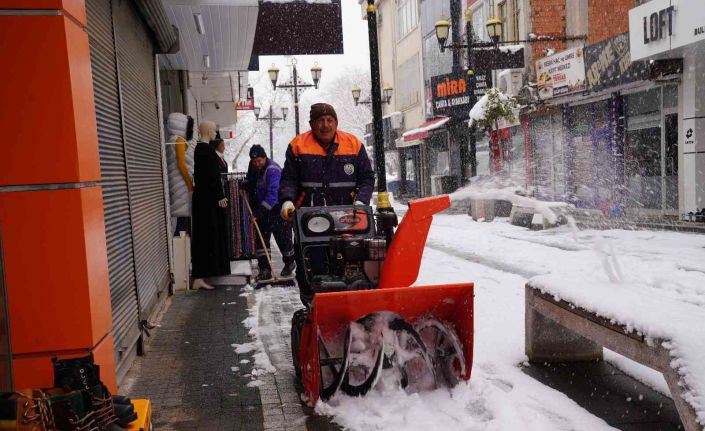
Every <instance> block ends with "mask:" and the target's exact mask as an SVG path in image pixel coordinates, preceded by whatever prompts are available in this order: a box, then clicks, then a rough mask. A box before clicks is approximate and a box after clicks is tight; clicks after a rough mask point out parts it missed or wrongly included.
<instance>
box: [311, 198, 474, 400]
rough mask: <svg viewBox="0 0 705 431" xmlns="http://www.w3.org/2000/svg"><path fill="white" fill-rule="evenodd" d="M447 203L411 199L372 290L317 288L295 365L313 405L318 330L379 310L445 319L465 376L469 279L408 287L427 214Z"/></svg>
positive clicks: (326, 333) (330, 334)
mask: <svg viewBox="0 0 705 431" xmlns="http://www.w3.org/2000/svg"><path fill="white" fill-rule="evenodd" d="M448 207H450V199H449V197H448V196H447V195H443V196H435V197H431V198H424V199H419V200H415V201H412V202H410V203H409V210H408V211H407V213H406V214H405V216H404V218H403V220H402V221H401V223H400V224H399V227H398V229H397V231H396V233H395V236H394V239H393V241H392V244H391V245H390V247H389V249H388V252H387V256H386V258H385V261H384V264H383V266H382V274H381V277H380V282H379V286H378V288H377V289H373V290H362V291H351V292H332V293H319V294H317V295H316V296H315V298H314V300H313V304H312V309H311V312H310V313H309V315H308V318H307V320H306V322H305V324H304V327H303V329H302V333H301V344H300V350H299V362H298V363H299V367H300V368H301V369H300V371H301V377H302V382H303V385H304V390H305V393H306V397H307V402H308V403H309V404H311V405H314V404H315V403H316V402H317V401H318V398H319V395H320V390H321V370H320V362H319V347H318V337H319V335H320V336H321V337H322V338H323V340H329V339H331V338H334V337H336V336H338V335H340V334H341V333H342V332H344V330H345V328H346V326H347V325H348V324H349V322H351V321H355V320H357V319H359V318H361V317H363V316H365V315H367V314H370V313H374V312H379V311H391V312H394V313H397V314H399V315H400V316H401V317H402V318H404V319H405V320H406V321H408V322H412V323H413V322H414V321H416V320H417V319H419V318H421V317H424V316H428V315H432V316H433V317H435V318H436V319H439V320H441V321H444V322H446V323H449V324H450V325H451V326H452V327H453V329H455V331H456V333H457V334H458V337H459V339H460V341H461V342H462V344H463V353H464V357H465V367H464V368H465V371H464V373H462V374H461V375H460V378H461V379H463V380H468V379H470V373H471V369H472V354H473V303H474V301H473V299H474V291H473V283H460V284H447V285H431V286H411V285H412V284H413V283H414V282H415V281H416V278H417V277H418V273H419V269H420V266H421V258H422V256H423V249H424V247H425V244H426V238H427V236H428V231H429V229H430V226H431V222H432V220H433V214H435V213H437V212H440V211H442V210H444V209H447V208H448Z"/></svg>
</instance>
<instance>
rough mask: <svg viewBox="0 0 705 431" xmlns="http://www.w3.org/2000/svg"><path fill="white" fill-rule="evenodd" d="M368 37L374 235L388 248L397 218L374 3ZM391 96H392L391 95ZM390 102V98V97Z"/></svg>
mask: <svg viewBox="0 0 705 431" xmlns="http://www.w3.org/2000/svg"><path fill="white" fill-rule="evenodd" d="M367 35H368V40H369V44H370V77H371V78H372V88H371V93H372V98H371V100H370V101H371V102H372V103H371V104H372V130H373V132H372V134H373V136H374V151H375V170H376V171H377V214H378V216H377V231H378V232H384V235H385V238H386V240H387V247H389V245H390V244H391V243H392V237H393V236H394V227H395V226H396V225H397V215H396V214H395V213H394V209H393V208H392V204H391V202H390V201H389V194H388V193H387V169H386V166H385V163H384V162H385V161H384V135H383V132H382V92H381V88H380V87H381V85H380V76H379V52H378V46H377V7H376V6H375V0H367ZM390 94H391V93H390ZM390 98H391V96H390Z"/></svg>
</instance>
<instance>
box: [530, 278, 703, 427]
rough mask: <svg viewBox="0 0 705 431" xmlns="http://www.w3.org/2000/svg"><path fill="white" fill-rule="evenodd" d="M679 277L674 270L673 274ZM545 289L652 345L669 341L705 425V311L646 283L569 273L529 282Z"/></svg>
mask: <svg viewBox="0 0 705 431" xmlns="http://www.w3.org/2000/svg"><path fill="white" fill-rule="evenodd" d="M674 275H675V274H674ZM530 282H531V284H532V285H533V286H535V287H537V288H539V289H541V290H542V291H544V292H547V293H550V294H552V295H554V297H555V298H556V299H563V300H565V301H568V302H570V303H572V304H576V305H579V306H581V307H583V308H585V309H587V310H590V311H593V312H595V313H596V314H597V315H599V316H602V317H604V318H607V319H610V320H611V321H613V322H615V323H618V324H622V325H625V326H626V327H627V328H628V329H629V330H635V331H637V332H638V333H640V334H642V335H644V336H646V338H647V341H648V342H649V343H653V342H656V341H660V340H667V342H665V343H664V344H663V347H665V348H667V349H669V350H670V353H671V356H672V358H673V360H672V362H671V367H673V368H674V369H675V370H676V371H677V372H678V373H679V375H680V376H681V379H682V383H683V386H685V387H686V388H688V390H687V391H686V394H685V399H686V401H687V402H688V403H690V404H691V405H692V406H693V407H694V408H695V410H696V412H697V415H698V420H699V421H700V423H701V424H705V342H704V341H703V340H705V327H704V326H703V322H705V309H703V308H702V306H696V305H692V304H688V303H683V302H682V301H679V300H676V299H673V298H670V297H668V296H666V295H664V294H662V293H660V292H658V291H653V290H651V291H649V290H647V289H645V287H644V285H643V284H642V283H635V282H631V283H629V282H626V283H621V284H615V283H610V282H604V281H600V282H595V280H591V279H589V278H585V277H568V276H567V275H566V274H560V275H553V274H551V275H543V276H538V277H534V278H532V279H531V280H530Z"/></svg>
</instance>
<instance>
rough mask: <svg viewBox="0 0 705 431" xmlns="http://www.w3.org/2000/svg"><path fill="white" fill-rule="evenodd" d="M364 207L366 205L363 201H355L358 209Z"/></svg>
mask: <svg viewBox="0 0 705 431" xmlns="http://www.w3.org/2000/svg"><path fill="white" fill-rule="evenodd" d="M362 205H365V203H364V202H362V201H355V206H356V207H358V206H362Z"/></svg>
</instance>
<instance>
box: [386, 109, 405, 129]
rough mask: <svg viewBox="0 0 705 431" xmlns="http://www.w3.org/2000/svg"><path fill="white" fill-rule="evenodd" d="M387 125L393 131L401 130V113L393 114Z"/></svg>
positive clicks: (402, 116)
mask: <svg viewBox="0 0 705 431" xmlns="http://www.w3.org/2000/svg"><path fill="white" fill-rule="evenodd" d="M389 124H391V126H392V129H393V130H401V129H403V128H404V114H402V113H401V112H394V113H392V114H391V115H390V116H389Z"/></svg>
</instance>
